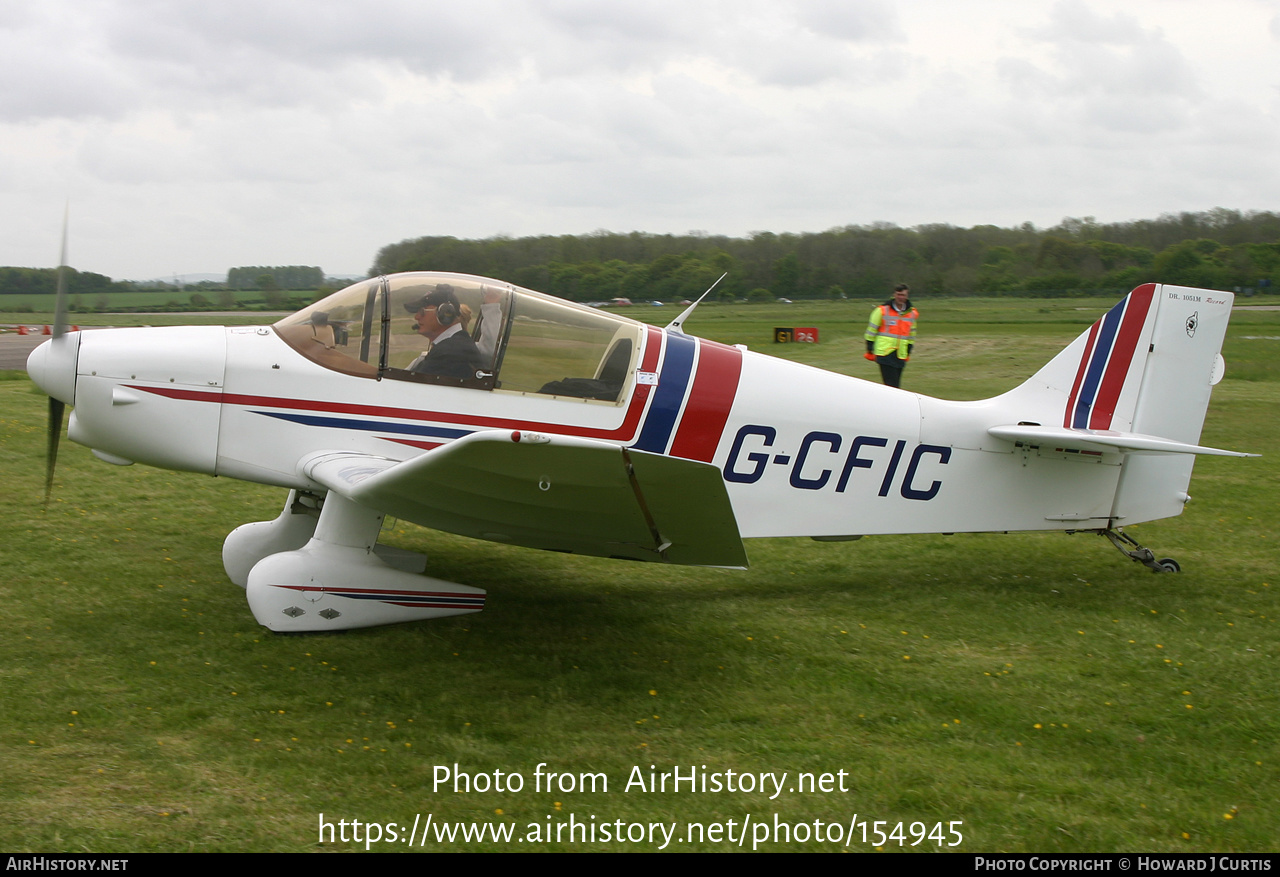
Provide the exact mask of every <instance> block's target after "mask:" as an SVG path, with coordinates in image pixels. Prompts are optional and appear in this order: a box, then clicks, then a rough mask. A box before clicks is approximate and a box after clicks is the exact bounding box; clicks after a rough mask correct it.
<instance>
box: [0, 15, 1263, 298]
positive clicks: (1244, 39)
mask: <svg viewBox="0 0 1280 877" xmlns="http://www.w3.org/2000/svg"><path fill="white" fill-rule="evenodd" d="M1278 145H1280V0H1217V2H1215V3H1212V4H1209V3H1205V2H1204V0H1124V2H1103V0H1056V2H1035V0H963V2H956V0H898V2H889V0H883V2H882V0H792V2H785V0H767V2H766V0H732V2H713V0H644V2H632V3H621V2H617V0H538V2H535V0H527V2H524V0H469V2H466V3H459V2H456V0H448V2H437V0H359V2H329V0H296V2H295V0H218V2H209V0H4V2H3V3H0V265H18V266H25V267H49V266H53V265H55V264H56V263H57V260H58V247H59V241H60V237H61V231H62V221H63V211H64V207H65V206H66V205H67V204H68V203H69V204H70V217H71V218H70V245H69V263H70V264H71V265H72V266H74V267H76V268H78V269H80V270H83V271H95V272H98V273H101V274H107V275H109V276H111V277H114V278H116V279H139V280H141V279H151V278H157V277H159V278H163V277H166V276H172V275H175V274H192V273H199V272H210V273H221V272H225V271H226V270H227V269H228V268H231V267H235V266H244V265H295V264H298V265H319V266H320V267H322V268H323V269H324V270H325V271H326V272H328V273H329V274H332V275H338V274H362V273H363V272H365V271H366V270H367V269H368V268H369V266H370V265H371V264H372V262H373V259H374V256H375V255H376V253H377V251H378V249H379V248H380V247H382V246H384V245H386V244H389V243H394V242H396V241H400V240H404V239H407V238H416V237H421V236H424V235H452V236H455V237H460V238H487V237H493V236H497V235H504V236H511V237H519V236H524V235H535V234H585V233H589V232H592V231H595V230H599V229H605V230H609V231H618V232H629V231H643V232H652V233H676V234H684V233H687V232H690V231H705V232H708V233H711V234H726V235H731V236H745V235H749V234H751V233H752V232H755V231H772V232H810V231H822V230H825V229H828V228H833V227H839V226H845V225H867V224H871V223H875V222H891V223H895V224H897V225H901V226H906V227H910V226H914V225H919V224H924V223H950V224H954V225H959V226H965V227H968V226H972V225H977V224H993V225H1001V226H1012V225H1018V224H1021V223H1023V222H1032V223H1035V224H1036V225H1037V226H1040V227H1047V226H1051V225H1054V224H1056V223H1057V222H1059V221H1060V220H1061V219H1063V218H1064V217H1067V216H1077V217H1082V216H1094V217H1096V218H1097V219H1098V220H1100V221H1103V222H1123V221H1127V220H1133V219H1143V218H1154V217H1156V216H1158V215H1160V214H1162V213H1167V212H1179V211H1184V210H1187V211H1198V210H1207V209H1210V208H1213V207H1228V208H1233V209H1240V210H1277V209H1280V149H1278V148H1277V146H1278ZM442 267H447V266H442Z"/></svg>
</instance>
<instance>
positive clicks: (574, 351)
mask: <svg viewBox="0 0 1280 877" xmlns="http://www.w3.org/2000/svg"><path fill="white" fill-rule="evenodd" d="M1232 299H1233V297H1232V295H1231V294H1230V293H1225V292H1213V291H1209V290H1200V289H1188V288H1181V287H1174V286H1161V285H1156V284H1147V285H1145V286H1140V287H1138V288H1137V289H1135V290H1134V291H1133V292H1131V293H1130V294H1129V295H1128V296H1127V297H1126V298H1125V299H1124V300H1123V301H1121V302H1120V303H1119V304H1117V305H1116V306H1115V307H1113V308H1112V309H1111V310H1110V311H1108V312H1107V313H1106V315H1104V316H1103V317H1102V318H1100V319H1099V320H1098V321H1097V322H1096V323H1094V325H1093V326H1092V327H1091V328H1090V329H1089V330H1088V331H1087V332H1085V333H1084V334H1082V335H1081V336H1080V337H1079V338H1077V339H1076V340H1075V341H1073V342H1072V343H1071V344H1070V345H1068V346H1067V347H1066V349H1064V350H1063V351H1062V352H1061V353H1059V354H1058V355H1057V356H1056V357H1054V359H1053V360H1052V361H1051V362H1049V364H1048V365H1046V366H1044V367H1043V368H1042V369H1040V371H1038V372H1037V373H1036V374H1035V375H1034V376H1032V377H1031V378H1030V379H1029V380H1027V381H1026V382H1025V383H1024V384H1022V385H1021V386H1019V387H1017V388H1016V389H1013V390H1011V391H1009V392H1007V393H1005V394H1003V395H1001V396H997V397H995V398H992V399H987V400H984V401H980V402H947V401H942V400H939V399H933V398H930V397H928V396H922V395H919V394H917V393H910V392H906V391H903V390H898V389H891V388H888V387H884V386H881V385H879V384H874V383H869V382H867V381H863V380H859V379H856V378H852V377H848V376H845V375H839V374H833V373H830V372H826V371H822V370H819V369H815V368H811V367H808V366H804V365H799V364H796V363H793V362H788V361H784V360H780V359H776V358H773V357H770V356H765V355H762V354H759V353H753V352H749V351H747V350H746V349H745V348H741V347H734V346H727V345H724V344H718V343H715V342H712V341H707V340H704V339H700V338H695V337H692V336H690V335H687V334H685V333H684V331H683V328H682V327H683V323H684V321H685V319H686V318H687V317H688V316H689V311H686V312H685V313H684V314H681V316H680V317H677V318H676V320H674V321H673V322H672V324H671V325H669V326H667V327H666V328H665V329H659V328H656V327H654V326H648V325H645V324H642V323H639V322H636V321H634V320H629V319H626V318H624V317H621V316H618V315H616V314H613V313H609V312H606V311H599V310H593V309H591V308H587V307H582V306H579V305H576V304H573V303H570V302H567V301H563V300H560V299H557V298H553V297H550V296H546V295H542V294H539V293H536V292H532V291H530V290H526V289H521V288H517V287H514V286H511V285H509V284H506V283H501V282H498V281H494V280H488V279H484V278H479V277H471V276H466V275H459V274H443V273H411V274H399V275H391V276H386V277H377V278H373V279H370V280H366V281H362V282H360V283H357V284H355V285H353V286H350V287H348V288H346V289H344V290H341V291H340V292H336V293H334V294H333V295H331V296H329V297H327V298H325V299H323V300H322V301H319V302H317V303H316V304H313V305H311V306H310V307H307V308H305V309H303V310H301V311H299V312H298V313H296V314H293V315H292V316H289V317H286V318H285V319H283V320H281V321H280V322H278V323H276V324H275V325H273V326H267V327H249V328H239V327H231V328H226V327H175V328H141V329H114V330H100V331H94V332H88V333H83V332H72V333H68V332H66V331H65V325H63V323H64V322H65V320H64V319H62V318H59V319H58V320H56V321H55V322H56V323H57V324H58V325H56V327H55V337H54V338H53V339H51V340H50V341H47V342H45V344H43V345H42V346H41V347H39V348H38V349H37V350H36V351H34V352H33V353H32V354H31V357H30V359H29V360H28V362H27V370H28V372H29V373H30V374H31V376H32V378H33V379H34V380H35V382H36V383H37V384H38V385H39V386H40V387H41V389H43V390H44V391H45V392H46V393H47V394H48V395H49V396H50V421H49V428H50V436H49V439H50V455H49V474H48V477H49V479H50V481H51V479H52V477H53V465H54V461H55V459H56V450H57V438H58V434H59V433H60V431H61V421H62V406H63V404H64V403H65V404H69V405H73V406H74V409H75V410H74V412H73V413H72V415H71V419H70V422H69V427H68V435H69V437H70V438H71V439H72V440H73V441H76V442H79V443H81V444H84V445H87V446H88V447H90V448H92V449H93V453H94V454H95V455H97V456H98V457H100V458H101V459H103V460H105V461H107V462H109V463H116V464H121V465H125V464H128V463H131V462H134V461H136V462H141V463H147V464H150V465H153V466H160V467H164V468H169V469H183V470H190V471H194V472H202V473H206V474H209V475H223V476H229V477H232V478H240V479H245V480H248V481H254V482H259V483H263V484H272V485H277V486H279V487H282V488H286V489H288V491H289V495H288V499H287V500H286V501H285V503H284V508H283V510H282V511H281V513H280V515H279V517H277V518H276V519H275V520H273V521H263V522H258V523H252V524H245V525H244V526H241V527H239V528H237V529H236V530H234V531H233V532H232V533H231V534H230V535H229V536H228V537H227V539H226V542H225V544H224V547H223V552H222V554H223V564H224V566H225V568H226V571H227V575H228V576H229V577H230V578H231V580H232V581H233V582H235V583H236V584H238V585H240V586H242V587H244V588H246V589H247V593H248V600H249V605H250V607H251V608H252V610H253V614H254V616H255V617H256V618H257V620H258V621H259V622H260V623H261V624H263V625H265V626H266V627H268V628H270V629H271V630H274V631H279V632H291V631H323V630H341V629H346V628H357V627H370V626H375V625H380V624H391V623H395V622H403V621H416V620H421V619H426V618H434V617H440V616H446V615H457V614H462V613H467V612H477V611H479V610H481V609H482V608H483V606H484V600H485V593H484V591H482V590H480V589H478V588H474V587H468V586H466V585H460V584H454V583H452V582H445V581H440V580H438V579H433V578H428V577H426V576H424V575H422V574H421V573H422V571H423V570H424V569H425V564H426V558H425V557H424V556H423V555H420V554H416V553H413V552H408V551H404V550H399V549H394V548H391V547H388V546H384V545H380V544H378V535H379V532H380V530H381V528H382V525H383V518H384V516H386V515H392V516H395V517H398V518H401V519H404V520H407V521H412V522H414V523H417V524H421V525H423V526H425V527H431V528H435V529H438V530H444V531H447V532H450V533H458V534H461V535H464V536H470V537H473V538H476V539H483V540H489V541H492V542H501V543H507V544H513V545H523V546H528V547H532V548H543V549H549V550H553V551H566V552H573V553H579V554H589V555H598V556H603V557H617V558H627V559H631V560H646V561H658V562H666V563H677V564H692V565H703V566H718V567H744V566H746V563H747V558H746V554H745V552H744V550H743V545H742V539H743V538H750V537H755V536H810V537H813V538H815V539H819V540H833V541H834V540H842V539H855V538H858V537H861V536H865V535H873V534H884V533H934V532H945V533H953V532H959V531H964V532H975V531H1010V530H1064V531H1093V532H1098V533H1101V534H1103V535H1105V536H1107V537H1108V538H1109V539H1110V540H1111V541H1112V542H1113V543H1114V544H1115V545H1116V547H1117V548H1119V549H1120V550H1121V551H1122V552H1124V553H1125V554H1127V555H1128V556H1130V557H1132V558H1133V559H1134V560H1137V561H1140V562H1142V563H1144V564H1146V565H1147V566H1149V567H1151V568H1152V569H1153V570H1156V571H1161V570H1170V571H1176V570H1177V564H1176V563H1175V562H1174V561H1172V560H1169V559H1160V560H1157V559H1156V558H1155V557H1154V556H1153V555H1152V552H1151V551H1150V550H1148V549H1146V548H1143V547H1141V546H1140V545H1138V543H1137V542H1135V541H1133V540H1132V538H1131V537H1129V536H1128V535H1126V534H1124V533H1123V532H1122V531H1121V530H1120V529H1119V528H1120V527H1122V526H1127V525H1131V524H1136V523H1139V522H1142V521H1150V520H1154V519H1157V518H1164V517H1168V516H1172V515H1177V514H1179V513H1180V512H1181V511H1182V509H1183V505H1184V504H1185V503H1186V502H1187V500H1188V496H1187V492H1186V491H1187V487H1188V484H1189V481H1190V477H1191V469H1192V463H1193V461H1194V456H1193V455H1195V454H1220V455H1231V456H1247V455H1245V454H1236V453H1234V452H1231V451H1223V450H1217V449H1213V448H1206V447H1201V446H1199V445H1197V444H1196V443H1197V442H1198V441H1199V438H1200V431H1201V426H1202V424H1203V420H1204V416H1205V410H1206V407H1207V405H1208V402H1209V395H1210V391H1211V389H1212V386H1213V385H1214V384H1216V383H1217V382H1218V381H1219V380H1220V379H1221V377H1222V374H1223V369H1224V364H1223V361H1222V357H1221V355H1220V353H1219V351H1220V349H1221V345H1222V340H1223V336H1224V334H1225V332H1226V327H1227V321H1228V318H1229V316H1230V313H1231V306H1232ZM691 310H692V308H690V311H691ZM455 327H457V328H455ZM424 336H425V337H424ZM450 337H451V338H452V340H450ZM427 338H434V343H433V344H431V345H430V346H429V345H428V341H427ZM424 350H429V352H426V353H425V354H424ZM477 550H483V549H481V548H479V547H477Z"/></svg>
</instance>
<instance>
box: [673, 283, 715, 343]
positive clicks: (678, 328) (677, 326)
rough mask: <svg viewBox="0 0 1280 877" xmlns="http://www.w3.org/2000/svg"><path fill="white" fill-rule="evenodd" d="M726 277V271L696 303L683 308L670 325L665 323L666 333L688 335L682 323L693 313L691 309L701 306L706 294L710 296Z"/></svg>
mask: <svg viewBox="0 0 1280 877" xmlns="http://www.w3.org/2000/svg"><path fill="white" fill-rule="evenodd" d="M728 276H729V272H728V271H726V272H724V273H723V274H721V275H720V276H719V277H717V278H716V282H715V283H713V284H711V285H710V286H708V287H707V291H706V292H704V293H703V294H702V295H700V296H698V300H697V301H695V302H694V303H693V304H691V305H689V306H688V307H687V308H685V309H684V311H683V312H682V313H681V314H680V316H678V317H676V318H675V319H674V320H672V321H671V322H670V323H667V331H668V332H679V333H680V334H681V335H686V334H688V333H687V332H685V330H684V321H685V320H687V319H689V315H690V314H692V313H693V309H694V308H696V307H697V306H698V305H700V304H702V300H703V299H704V298H706V297H707V295H708V294H710V292H711V290H713V289H715V288H716V287H717V286H718V285H719V284H720V281H721V280H724V279H725V278H726V277H728Z"/></svg>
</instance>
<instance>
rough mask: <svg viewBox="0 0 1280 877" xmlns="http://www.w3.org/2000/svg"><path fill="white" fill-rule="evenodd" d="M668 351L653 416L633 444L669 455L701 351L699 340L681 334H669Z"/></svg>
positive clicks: (646, 421)
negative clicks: (695, 355) (672, 437)
mask: <svg viewBox="0 0 1280 877" xmlns="http://www.w3.org/2000/svg"><path fill="white" fill-rule="evenodd" d="M665 335H666V337H667V351H666V355H665V356H664V357H663V360H662V371H661V372H660V373H659V375H658V389H657V392H655V393H654V394H653V402H652V404H650V406H649V414H648V415H647V416H646V417H645V420H644V426H643V427H641V429H640V437H639V438H638V439H636V443H635V444H634V445H632V447H633V448H636V449H637V450H640V451H652V452H654V453H656V454H662V453H665V452H666V450H667V445H669V444H670V443H671V433H672V431H673V430H674V429H675V425H676V418H677V417H678V416H679V415H680V406H681V405H683V404H684V397H685V396H686V395H687V393H688V390H689V377H690V376H691V375H692V373H693V356H694V353H695V352H696V351H697V349H698V342H697V340H696V339H694V338H691V337H689V336H688V335H681V334H679V333H677V332H666V333H665Z"/></svg>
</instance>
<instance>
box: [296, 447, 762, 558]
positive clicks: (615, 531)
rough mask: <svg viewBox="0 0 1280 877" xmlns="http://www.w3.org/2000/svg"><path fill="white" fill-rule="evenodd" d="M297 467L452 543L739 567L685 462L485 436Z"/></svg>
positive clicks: (720, 519)
mask: <svg viewBox="0 0 1280 877" xmlns="http://www.w3.org/2000/svg"><path fill="white" fill-rule="evenodd" d="M300 468H301V471H302V472H303V473H304V474H306V475H307V476H308V477H309V478H311V479H313V480H314V481H316V482H318V483H319V484H322V485H324V486H325V487H327V488H329V489H330V490H334V491H337V492H338V493H339V494H341V495H342V496H345V497H347V498H348V499H351V500H353V501H354V502H357V503H359V504H361V505H363V506H366V507H368V508H372V509H377V510H379V511H383V512H385V513H387V514H389V515H394V516H395V517H398V518H402V519H404V520H406V521H412V522H414V523H416V524H421V525H422V526H424V527H431V528H433V529H436V530H444V531H446V532H449V533H457V534H459V535H462V536H470V537H472V538H476V539H486V540H488V541H491V542H503V543H510V544H513V545H524V546H527V547H530V548H543V549H547V550H551V551H566V552H572V553H574V554H589V555H595V556H598V557H621V558H629V559H633V560H649V561H659V562H666V563H679V564H688V565H693V566H723V567H745V566H746V565H747V557H746V552H745V551H744V549H743V547H742V539H741V537H740V535H739V533H738V525H737V522H736V519H735V518H734V515H733V509H732V507H731V506H730V504H729V495H728V493H727V491H726V490H725V486H724V479H723V478H722V477H721V475H720V471H719V470H718V469H717V468H716V467H715V466H712V465H710V464H707V463H700V462H697V461H694V460H685V459H680V458H675V457H666V456H662V455H660V454H650V453H645V452H643V451H637V450H634V449H627V448H623V447H621V446H620V445H615V444H609V443H607V442H599V441H592V440H589V439H581V438H574V437H568V436H558V435H546V434H540V433H530V432H511V431H507V430H486V431H482V432H476V433H472V434H471V435H468V436H464V437H463V438H459V439H456V440H454V441H452V442H450V443H448V444H447V445H443V446H441V447H439V448H436V449H435V450H432V451H428V452H427V453H425V454H422V455H420V456H417V457H414V458H412V459H410V460H405V461H403V462H397V461H394V460H387V459H384V458H380V457H374V456H369V455H362V454H352V453H349V452H344V451H333V452H324V453H320V454H314V455H312V456H310V457H308V458H307V459H305V460H303V461H302V463H301V466H300Z"/></svg>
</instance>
